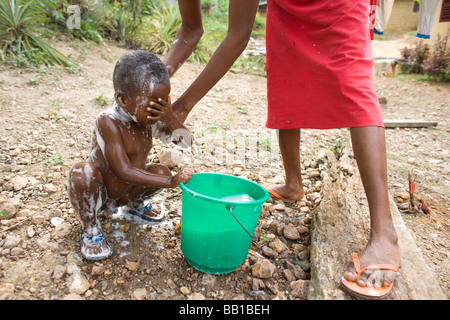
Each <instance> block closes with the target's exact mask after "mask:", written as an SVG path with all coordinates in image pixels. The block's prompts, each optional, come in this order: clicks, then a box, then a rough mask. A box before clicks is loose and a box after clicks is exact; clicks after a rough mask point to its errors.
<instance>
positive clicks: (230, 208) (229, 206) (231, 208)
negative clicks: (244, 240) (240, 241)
mask: <svg viewBox="0 0 450 320" xmlns="http://www.w3.org/2000/svg"><path fill="white" fill-rule="evenodd" d="M227 209H229V210H230V213H231V215H232V216H233V218H234V219H235V220H236V221H237V223H239V225H240V226H241V227H242V229H244V230H245V232H247V234H248V235H249V236H250V238H252V240H253V236H252V235H251V233H250V232H248V230H247V229H245V227H244V226H243V225H242V223H240V222H239V220H238V218H236V216H235V215H234V213H233V206H231V205H227Z"/></svg>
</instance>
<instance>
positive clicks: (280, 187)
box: [263, 183, 305, 201]
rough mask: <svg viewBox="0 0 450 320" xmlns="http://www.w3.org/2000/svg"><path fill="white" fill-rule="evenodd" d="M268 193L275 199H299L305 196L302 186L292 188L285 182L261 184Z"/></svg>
mask: <svg viewBox="0 0 450 320" xmlns="http://www.w3.org/2000/svg"><path fill="white" fill-rule="evenodd" d="M263 187H264V188H265V189H266V190H267V191H268V192H269V194H270V195H271V196H272V197H274V198H277V199H281V200H288V201H299V200H302V199H303V197H304V196H305V192H304V191H303V188H302V187H301V188H297V189H292V188H289V187H288V186H287V185H286V184H274V183H268V184H265V185H264V186H263Z"/></svg>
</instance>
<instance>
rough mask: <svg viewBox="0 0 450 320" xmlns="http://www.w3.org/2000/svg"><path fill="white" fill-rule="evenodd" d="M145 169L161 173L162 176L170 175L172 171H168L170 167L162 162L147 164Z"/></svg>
mask: <svg viewBox="0 0 450 320" xmlns="http://www.w3.org/2000/svg"><path fill="white" fill-rule="evenodd" d="M146 170H147V171H148V172H151V173H155V174H159V175H163V176H171V175H172V172H171V171H170V169H169V168H168V167H167V166H166V165H164V164H162V163H156V164H152V165H149V166H147V168H146Z"/></svg>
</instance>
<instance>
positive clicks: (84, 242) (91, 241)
mask: <svg viewBox="0 0 450 320" xmlns="http://www.w3.org/2000/svg"><path fill="white" fill-rule="evenodd" d="M103 242H104V243H105V244H106V246H107V250H104V249H102V248H103V246H102V244H103ZM86 246H89V247H91V248H92V247H97V248H99V249H101V252H100V253H89V252H88V250H87V248H86ZM112 253H113V250H112V248H111V246H110V245H109V242H108V240H106V238H105V235H104V234H103V233H100V234H98V235H95V236H88V235H86V234H84V233H83V234H81V254H82V255H83V257H85V258H86V259H87V260H102V259H106V258H108V257H109V256H111V255H112Z"/></svg>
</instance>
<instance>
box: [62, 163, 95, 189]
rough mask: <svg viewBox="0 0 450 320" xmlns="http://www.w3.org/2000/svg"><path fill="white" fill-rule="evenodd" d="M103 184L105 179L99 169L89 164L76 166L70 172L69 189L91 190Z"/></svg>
mask: <svg viewBox="0 0 450 320" xmlns="http://www.w3.org/2000/svg"><path fill="white" fill-rule="evenodd" d="M102 183H103V177H102V176H101V174H100V172H99V171H98V170H97V168H96V167H95V166H94V165H93V164H92V163H89V162H80V163H77V164H75V165H74V166H73V167H72V169H71V170H70V172H69V188H71V189H79V188H90V186H92V185H95V186H98V185H99V184H102Z"/></svg>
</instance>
